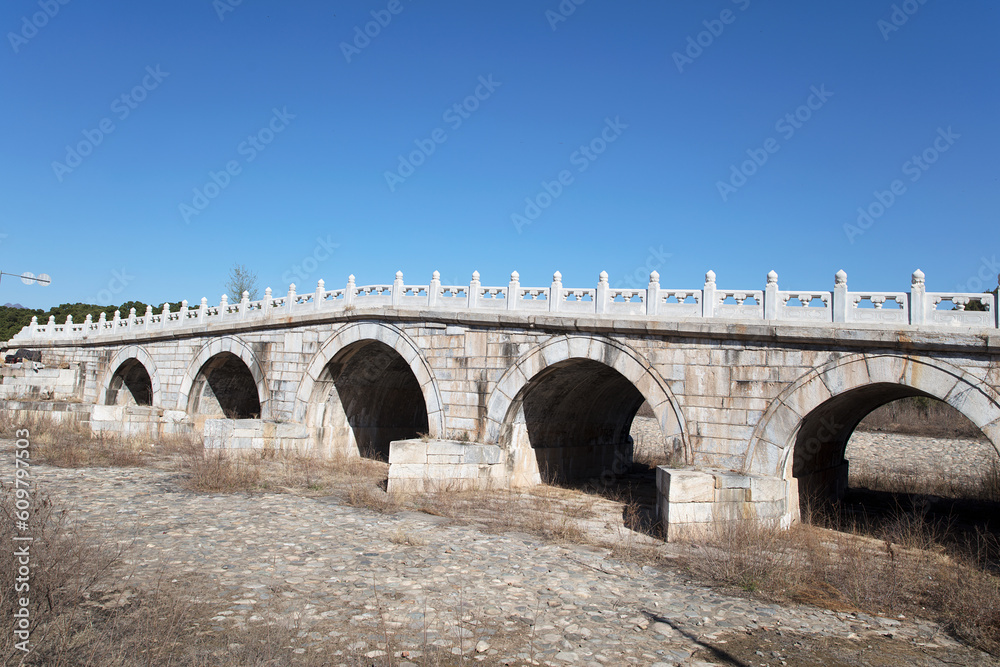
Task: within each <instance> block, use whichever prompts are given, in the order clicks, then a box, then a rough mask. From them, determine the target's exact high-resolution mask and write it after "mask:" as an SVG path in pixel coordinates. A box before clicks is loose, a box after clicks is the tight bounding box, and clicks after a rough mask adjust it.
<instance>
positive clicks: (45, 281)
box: [0, 271, 52, 286]
mask: <svg viewBox="0 0 1000 667" xmlns="http://www.w3.org/2000/svg"><path fill="white" fill-rule="evenodd" d="M0 276H14V277H15V278H20V279H21V282H22V283H24V284H25V285H34V284H35V283H38V284H39V285H46V286H48V285H49V284H51V283H52V278H50V277H49V274H47V273H40V274H38V275H37V276H36V275H35V274H34V273H32V272H31V271H25V272H24V273H7V272H6V271H0Z"/></svg>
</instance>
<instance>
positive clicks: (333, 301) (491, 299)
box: [11, 270, 998, 343]
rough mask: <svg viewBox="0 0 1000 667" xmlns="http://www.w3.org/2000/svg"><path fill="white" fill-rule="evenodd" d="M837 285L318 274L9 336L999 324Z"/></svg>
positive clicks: (979, 296) (980, 296)
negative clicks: (540, 320) (257, 291)
mask: <svg viewBox="0 0 1000 667" xmlns="http://www.w3.org/2000/svg"><path fill="white" fill-rule="evenodd" d="M834 280H835V282H834V288H833V290H831V291H801V290H781V289H779V288H778V275H777V274H776V273H775V272H774V271H771V272H770V273H768V275H767V284H766V286H765V288H764V289H763V290H730V289H719V288H718V287H717V286H716V275H715V272H713V271H709V272H708V273H707V274H706V275H705V284H704V286H703V287H702V288H700V289H683V290H679V289H665V288H662V287H660V276H659V274H658V273H657V272H656V271H653V272H652V273H651V274H650V276H649V286H648V287H647V288H646V289H621V288H615V287H611V286H610V285H609V284H608V275H607V273H604V272H602V273H601V275H600V277H599V279H598V284H597V287H596V288H568V287H564V286H563V284H562V274H560V273H559V272H558V271H557V272H555V274H554V275H553V276H552V284H551V285H550V286H548V287H525V286H522V285H521V283H520V276H519V275H518V273H517V272H516V271H515V272H513V273H512V274H511V276H510V282H509V283H508V284H507V285H506V286H501V287H489V286H483V285H482V284H481V283H480V281H479V272H478V271H477V272H474V273H473V274H472V280H471V281H470V282H469V284H468V285H442V284H441V276H440V273H438V272H437V271H435V272H434V274H433V276H432V278H431V281H430V284H428V285H407V284H405V283H404V282H403V274H402V272H397V273H396V276H395V280H394V281H393V282H392V283H391V284H383V285H356V284H355V281H354V276H353V275H352V276H350V277H349V278H348V281H347V286H346V287H344V288H337V289H332V290H328V289H326V286H325V283H324V282H323V281H322V280H320V281H318V283H317V285H316V289H315V290H314V291H311V292H307V293H304V294H297V292H296V287H295V285H294V284H293V285H291V286H289V289H288V294H287V295H286V296H279V297H275V296H273V295H272V291H271V288H267V289H266V290H265V292H264V298H263V299H260V300H256V301H251V300H250V295H249V293H247V292H244V293H243V295H242V297H243V298H242V299H241V300H240V301H239V302H238V303H232V304H230V303H229V302H228V297H227V296H226V295H225V294H223V295H222V298H221V299H220V301H219V305H218V306H210V305H208V299H206V298H202V299H201V302H200V306H199V307H198V308H196V309H189V308H188V305H187V303H188V302H187V301H184V302H182V304H181V307H180V309H179V310H178V311H176V312H171V311H170V309H169V304H163V310H162V312H160V313H154V312H153V308H152V306H150V307H148V308H147V309H146V312H145V314H144V315H142V316H136V313H135V309H134V308H133V309H131V310H130V312H129V314H128V317H126V318H123V317H122V316H121V313H120V312H118V311H115V313H114V316H113V318H112V319H110V320H109V319H107V316H106V314H105V313H101V314H100V317H99V319H98V320H97V321H96V322H95V321H93V319H92V318H90V317H88V318H87V320H86V321H85V322H81V323H74V322H73V318H72V317H67V318H66V322H65V324H57V323H56V322H55V318H54V317H50V318H49V321H48V323H46V324H39V323H38V319H37V318H34V317H33V318H32V319H31V324H30V325H28V326H26V327H24V328H23V329H22V330H21V331H20V332H19V333H18V334H17V335H16V336H14V337H13V338H12V339H11V342H12V343H22V342H25V341H30V340H54V339H65V338H92V337H95V336H118V335H122V334H141V333H142V332H151V333H152V334H155V333H156V332H157V331H161V330H164V329H179V328H197V327H203V326H205V325H211V324H213V323H221V322H229V321H254V320H265V319H268V318H272V317H275V316H279V315H280V316H294V315H307V314H310V313H316V312H336V311H348V312H353V311H355V310H362V309H378V308H385V307H397V308H430V309H435V310H446V311H496V310H503V311H507V312H514V311H517V312H523V313H524V314H525V315H530V314H532V313H540V312H547V313H555V314H565V315H566V316H567V317H572V316H577V315H581V314H591V315H595V316H598V317H601V316H606V317H609V318H615V317H621V316H628V317H649V318H656V319H662V320H680V319H691V318H711V319H720V320H741V321H754V320H757V321H765V320H772V321H778V322H789V323H800V324H806V325H822V324H826V323H829V324H851V323H859V324H868V325H886V326H893V327H898V326H912V325H917V326H920V325H923V326H933V327H964V328H985V329H995V328H997V327H998V318H997V307H998V302H997V296H996V294H993V293H958V292H927V291H926V282H925V276H924V274H923V272H922V271H920V270H917V271H915V272H914V273H913V276H912V279H911V285H910V291H909V292H851V291H849V290H848V288H847V274H845V273H844V272H843V271H838V272H837V274H836V276H835V278H834ZM970 303H979V304H982V306H983V307H984V308H985V310H969V309H968V306H969V304H970Z"/></svg>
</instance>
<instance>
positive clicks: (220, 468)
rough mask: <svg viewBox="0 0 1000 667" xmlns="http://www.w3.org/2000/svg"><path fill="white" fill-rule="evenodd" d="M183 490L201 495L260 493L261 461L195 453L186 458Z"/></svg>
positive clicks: (229, 455) (245, 457) (234, 456)
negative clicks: (198, 492) (200, 493)
mask: <svg viewBox="0 0 1000 667" xmlns="http://www.w3.org/2000/svg"><path fill="white" fill-rule="evenodd" d="M182 469H183V470H184V472H185V473H186V477H185V478H184V481H183V482H182V486H183V487H184V488H186V489H188V490H189V491H200V492H202V493H249V492H253V491H260V490H261V489H262V486H261V471H260V460H259V459H257V458H254V457H251V456H241V455H233V454H227V453H226V452H221V451H214V452H204V453H200V452H194V453H192V454H191V455H189V456H187V457H185V459H184V462H183V467H182Z"/></svg>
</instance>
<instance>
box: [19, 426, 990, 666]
mask: <svg viewBox="0 0 1000 667" xmlns="http://www.w3.org/2000/svg"><path fill="white" fill-rule="evenodd" d="M874 442H876V443H878V442H880V441H877V440H876V441H874ZM872 446H874V447H875V448H876V449H878V447H879V446H878V445H877V444H876V445H872ZM922 446H923V445H915V447H916V449H918V450H919V449H921V448H922ZM0 457H2V459H3V460H6V461H8V462H11V461H13V450H12V443H10V442H9V441H6V442H3V443H2V448H0ZM0 470H2V471H3V472H2V475H0V479H2V481H3V482H4V483H5V484H6V483H10V481H11V472H12V470H13V465H12V464H11V465H5V466H3V467H2V468H0ZM33 474H34V477H35V479H36V481H37V484H38V486H39V488H40V489H42V490H44V491H46V492H48V493H50V494H51V495H52V496H53V498H54V499H55V500H56V501H58V502H59V503H61V504H63V505H64V506H66V507H68V508H70V510H69V511H70V516H71V518H72V520H73V521H75V522H79V523H80V524H82V525H85V526H86V527H87V528H88V529H89V530H93V531H98V532H100V533H104V534H108V535H116V536H120V537H121V538H122V539H126V540H132V541H133V546H132V548H131V550H130V551H129V561H130V563H131V564H132V566H133V567H134V571H135V578H134V580H133V581H132V582H131V583H130V586H133V587H135V586H142V585H144V584H149V585H152V583H153V582H155V581H161V582H165V583H166V585H168V586H172V587H174V588H175V590H177V591H179V592H180V593H181V594H189V595H193V596H197V598H198V601H199V602H201V603H206V604H208V605H211V606H212V607H213V608H214V609H215V612H214V616H212V617H211V623H212V624H213V628H214V629H215V630H219V629H222V628H225V627H231V626H234V625H244V626H245V625H250V626H253V625H254V624H255V623H261V622H264V621H265V619H271V620H272V621H273V620H274V619H277V620H279V621H280V622H283V623H286V624H289V625H293V626H294V627H295V628H296V629H297V635H298V638H297V642H298V643H297V648H296V649H295V650H296V651H297V652H300V653H303V654H304V653H312V652H320V653H322V654H323V656H325V660H326V661H328V663H329V664H331V665H337V664H345V665H347V664H351V665H356V664H376V663H375V661H377V660H382V659H385V658H387V657H388V656H393V658H392V659H393V663H394V664H400V665H411V664H418V665H423V664H441V662H440V660H441V656H442V655H445V656H451V657H452V658H454V659H459V656H465V657H466V658H467V659H468V660H469V661H470V662H471V663H481V664H488V665H528V664H544V665H588V666H599V665H628V664H633V665H657V666H663V665H677V664H681V665H699V664H701V665H704V664H714V665H786V664H787V665H945V664H949V665H955V664H964V665H985V664H994V663H993V662H992V661H991V659H990V658H989V657H988V656H986V655H985V654H982V653H980V652H978V651H975V650H972V649H969V648H966V647H964V646H962V645H960V644H959V643H957V642H956V641H954V640H953V639H951V638H950V637H948V636H947V635H946V634H945V633H943V632H942V631H941V629H940V628H939V627H937V626H936V625H935V624H934V623H931V622H926V621H922V620H919V619H912V618H905V619H900V618H881V617H875V616H869V615H865V614H861V613H849V612H834V611H830V610H826V609H821V608H816V607H812V606H807V605H797V604H789V605H775V604H768V603H764V602H761V601H759V600H754V599H750V598H747V597H741V596H739V595H732V594H728V593H726V592H724V591H720V590H716V589H712V588H710V587H706V586H704V585H698V584H696V583H692V581H691V580H690V578H689V577H688V575H687V574H685V569H684V567H683V563H684V560H685V551H684V549H685V548H686V547H679V546H676V545H665V544H662V543H660V544H659V545H658V546H657V547H656V548H657V549H658V550H659V551H660V555H661V556H662V557H664V559H665V561H664V562H666V563H668V564H667V565H666V566H657V567H650V566H641V565H638V564H635V563H630V562H626V561H621V560H616V559H615V558H614V557H612V555H611V552H610V551H609V550H608V549H603V548H597V547H593V546H586V545H582V544H577V543H552V542H546V541H544V540H542V539H540V538H536V537H532V536H529V535H526V534H520V533H505V534H496V532H495V531H492V530H487V528H486V527H485V526H483V525H480V524H478V523H476V522H465V521H462V520H454V519H446V518H443V517H441V516H434V515H431V514H427V513H423V512H415V511H409V512H401V513H396V514H380V513H376V512H373V511H371V510H368V509H361V508H356V507H351V506H348V505H346V504H345V503H343V502H342V501H340V500H338V499H337V498H336V497H334V496H330V497H305V496H301V495H294V494H287V493H259V494H253V495H245V494H226V495H223V494H207V495H206V494H196V493H192V492H188V491H185V490H183V489H182V487H181V486H180V484H179V475H180V473H178V472H177V471H176V470H170V469H157V468H116V469H111V468H83V469H64V468H54V467H50V466H45V465H40V466H37V467H34V468H33ZM604 502H606V501H604ZM606 520H607V522H610V523H614V522H617V524H618V526H619V527H618V530H620V531H625V532H628V531H627V529H624V528H621V527H620V524H621V516H620V512H619V514H618V516H615V514H614V511H612V512H609V513H608V515H607V517H606ZM643 539H646V540H648V538H643ZM671 563H672V564H671ZM209 630H212V628H209ZM358 659H366V660H367V662H362V663H359V662H357V660H358ZM378 664H381V663H378ZM449 664H450V663H449Z"/></svg>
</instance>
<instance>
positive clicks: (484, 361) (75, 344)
mask: <svg viewBox="0 0 1000 667" xmlns="http://www.w3.org/2000/svg"><path fill="white" fill-rule="evenodd" d="M997 306H998V304H997V297H996V295H995V294H988V293H987V294H958V293H932V292H927V291H926V287H925V280H924V276H923V274H922V273H921V272H919V271H917V272H915V273H914V274H913V277H912V281H911V286H910V290H909V291H908V292H854V291H849V290H848V287H847V280H846V275H844V273H843V272H839V273H838V274H837V276H836V277H835V284H834V286H833V289H832V290H829V291H786V290H782V289H779V287H778V283H777V276H776V275H775V274H774V272H771V273H770V274H769V275H768V278H767V283H766V285H765V287H764V289H762V290H728V289H721V288H719V287H717V285H716V277H715V274H714V273H712V272H709V273H708V274H707V275H706V280H705V283H704V284H703V285H702V286H701V287H698V288H693V289H683V290H679V289H665V288H662V287H661V286H660V284H659V276H658V275H657V274H656V273H655V272H654V273H653V274H651V276H650V283H649V286H648V287H647V288H646V289H617V288H612V287H611V286H610V285H609V284H608V280H607V275H606V274H603V273H602V274H601V276H600V280H599V282H598V284H597V286H596V287H594V288H585V289H573V288H566V287H564V286H563V285H562V280H561V276H560V275H559V274H558V273H556V274H555V276H554V278H553V282H552V284H551V285H549V286H546V287H539V288H535V287H524V286H521V285H520V282H519V277H518V275H517V273H514V274H512V276H511V280H510V282H509V283H508V284H507V285H506V286H500V287H486V286H482V285H481V284H480V282H479V275H478V273H477V274H474V275H473V278H472V281H471V282H470V284H468V285H457V286H455V285H452V286H449V285H441V284H440V281H439V278H438V274H437V273H436V272H435V274H434V277H433V278H432V280H431V282H430V283H429V284H427V285H407V284H406V283H404V281H403V278H402V274H401V273H397V275H396V279H395V281H393V282H392V283H390V284H384V285H369V286H357V285H355V284H354V278H353V276H352V277H351V278H350V280H349V281H348V284H347V285H346V287H344V288H337V289H333V290H327V289H326V288H325V285H324V283H323V281H319V284H318V285H317V287H316V290H315V291H314V292H308V293H305V294H298V293H297V292H296V290H295V286H294V285H292V286H291V288H290V289H289V291H288V293H287V295H282V296H278V297H275V296H273V295H272V293H271V290H270V289H268V290H267V291H266V295H265V298H264V299H262V300H259V301H250V300H249V298H248V296H247V295H246V294H244V298H243V299H242V301H241V302H239V303H233V304H230V303H227V301H226V297H225V296H224V297H223V298H222V301H221V303H219V304H218V305H217V306H216V305H212V306H209V305H208V303H207V301H206V300H205V299H202V301H201V304H200V306H198V307H194V308H191V307H189V306H188V304H187V302H184V304H183V305H182V307H181V309H180V310H179V311H176V312H170V311H169V309H167V308H166V307H165V309H164V310H163V311H162V312H161V313H154V312H152V310H151V309H150V310H149V311H147V312H146V313H144V314H137V313H135V312H134V311H133V312H131V313H128V314H124V315H123V314H122V313H117V312H116V313H115V314H114V316H113V318H111V319H107V317H106V316H105V315H104V314H102V315H101V317H100V318H99V320H98V321H96V322H94V321H92V320H91V319H90V318H88V320H87V321H86V322H80V323H74V322H72V320H67V321H66V322H65V323H56V322H54V321H51V320H50V321H49V322H48V323H38V322H36V321H32V324H31V325H30V326H28V327H26V328H25V329H24V330H23V331H22V332H21V333H20V334H18V335H17V336H15V337H14V338H13V339H12V340H11V341H10V342H9V344H8V346H10V347H32V348H37V349H41V350H42V353H43V362H44V363H45V368H42V369H20V370H19V369H12V368H7V369H4V376H3V378H2V379H3V383H2V384H0V395H2V396H3V397H5V398H6V399H7V402H8V404H9V405H12V406H15V407H20V408H23V409H29V408H30V409H39V407H38V406H39V405H40V403H38V402H37V399H39V398H45V399H48V401H46V403H47V404H48V405H49V408H46V409H56V410H59V409H60V408H61V409H63V410H68V411H70V412H74V411H75V412H77V413H79V414H82V415H84V416H83V418H85V419H87V420H89V421H90V422H91V425H92V427H94V428H95V429H96V428H100V429H124V430H145V429H149V430H159V431H164V430H171V429H173V430H195V431H198V432H203V433H204V434H205V437H206V445H207V446H209V447H223V448H238V449H253V448H263V447H278V448H292V447H294V448H297V449H299V450H302V451H306V452H309V453H311V454H313V455H316V456H338V455H345V456H352V455H358V454H361V455H367V456H380V457H388V458H389V461H390V463H391V465H390V485H393V484H395V485H397V486H400V487H405V486H410V487H414V488H422V487H426V486H427V484H428V483H429V482H434V483H438V484H441V483H444V484H449V483H455V484H457V485H459V486H482V485H486V484H494V485H497V484H498V485H503V486H508V485H515V486H516V485H524V484H533V483H538V482H539V481H540V480H542V479H543V478H545V477H547V476H549V477H561V478H564V479H566V478H592V477H601V476H607V475H609V474H611V475H613V474H614V473H616V472H620V471H621V470H622V469H623V468H624V464H627V463H630V460H631V456H632V441H631V438H630V437H629V428H630V425H631V422H632V420H633V418H634V416H635V414H636V412H637V410H639V408H640V407H641V406H642V405H643V404H647V405H648V406H649V409H650V410H651V411H652V414H653V415H654V416H655V418H656V422H657V424H658V426H659V438H660V444H661V445H662V446H663V447H664V449H665V451H667V452H671V453H673V454H675V456H676V458H678V459H680V460H683V461H684V462H685V463H686V465H685V466H683V467H680V468H674V469H667V468H660V469H659V470H658V475H657V484H658V497H659V512H660V516H661V517H662V519H663V521H664V523H665V525H666V526H667V529H668V534H669V535H670V537H671V538H676V537H679V536H683V534H684V532H685V531H688V530H696V529H699V528H702V527H704V526H705V525H706V524H707V523H709V522H711V521H715V520H719V519H720V518H725V517H728V516H732V515H733V513H741V514H747V513H755V514H757V515H758V516H765V517H774V518H780V519H781V520H782V521H784V522H786V523H787V522H789V521H792V520H794V518H795V517H796V514H797V509H798V503H797V500H798V497H799V495H800V494H802V493H810V494H821V495H829V496H836V495H837V494H838V493H841V492H842V491H843V489H844V488H845V487H846V479H847V463H846V461H845V460H844V448H845V446H846V443H847V440H848V439H849V437H850V434H851V432H852V431H853V429H854V427H855V426H856V425H857V424H858V422H859V421H860V420H861V419H862V418H863V417H864V416H865V415H866V414H868V413H869V412H870V411H872V410H873V409H875V408H876V407H878V406H880V405H882V404H884V403H886V402H889V401H892V400H895V399H898V398H902V397H905V396H929V397H934V398H938V399H941V400H943V401H945V402H947V403H949V404H950V405H952V406H953V407H955V408H956V409H957V410H959V411H960V412H961V413H962V414H964V415H965V416H966V417H968V418H969V419H970V420H971V421H972V422H973V423H975V424H976V425H977V426H978V427H979V428H980V429H981V430H982V432H983V434H984V435H985V436H986V437H987V438H989V440H990V441H991V442H992V443H993V445H994V447H997V448H998V450H1000V356H998V355H1000V330H998V321H997ZM26 399H27V400H28V401H31V400H34V401H35V402H34V403H29V402H24V401H25V400H26ZM62 400H69V401H71V402H70V403H66V404H65V405H62V404H60V403H59V401H62ZM15 401H22V402H20V403H16V402H15ZM390 443H392V445H391V447H390Z"/></svg>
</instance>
